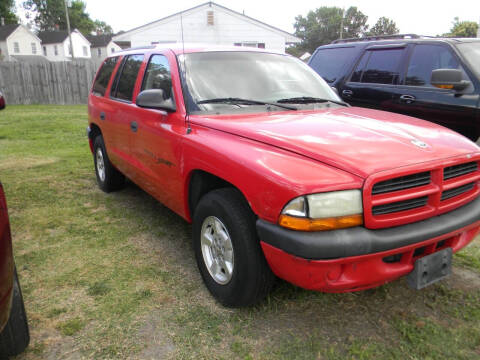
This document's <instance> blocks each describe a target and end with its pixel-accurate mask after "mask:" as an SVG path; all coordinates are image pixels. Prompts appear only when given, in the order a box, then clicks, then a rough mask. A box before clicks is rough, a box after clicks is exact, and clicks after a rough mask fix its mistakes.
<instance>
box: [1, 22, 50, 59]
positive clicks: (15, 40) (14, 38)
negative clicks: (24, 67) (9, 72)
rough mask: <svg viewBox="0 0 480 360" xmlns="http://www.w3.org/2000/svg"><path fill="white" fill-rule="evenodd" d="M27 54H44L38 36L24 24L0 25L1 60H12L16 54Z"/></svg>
mask: <svg viewBox="0 0 480 360" xmlns="http://www.w3.org/2000/svg"><path fill="white" fill-rule="evenodd" d="M25 55H29V56H32V55H36V56H41V55H42V48H41V46H40V39H39V38H38V36H36V35H35V34H34V33H32V32H31V31H30V30H29V29H28V28H27V27H26V26H24V25H19V24H11V25H4V26H0V60H5V61H12V60H14V56H25ZM12 56H13V57H12Z"/></svg>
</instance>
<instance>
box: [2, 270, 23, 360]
mask: <svg viewBox="0 0 480 360" xmlns="http://www.w3.org/2000/svg"><path fill="white" fill-rule="evenodd" d="M29 342H30V334H29V331H28V322H27V314H26V313H25V306H24V305H23V297H22V290H21V289H20V283H19V282H18V277H17V271H16V270H15V275H14V282H13V298H12V307H11V309H10V317H9V319H8V322H7V324H6V325H5V328H4V329H3V331H2V332H1V333H0V355H1V356H2V359H3V357H5V356H13V355H18V354H20V353H21V352H23V351H24V350H25V348H26V347H27V346H28V343H29Z"/></svg>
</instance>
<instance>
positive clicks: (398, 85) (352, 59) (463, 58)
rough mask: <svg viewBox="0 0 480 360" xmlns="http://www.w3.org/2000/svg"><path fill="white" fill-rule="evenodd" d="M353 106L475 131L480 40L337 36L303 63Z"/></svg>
mask: <svg viewBox="0 0 480 360" xmlns="http://www.w3.org/2000/svg"><path fill="white" fill-rule="evenodd" d="M308 64H309V65H310V66H311V67H312V68H313V69H314V70H315V71H316V72H317V73H319V74H320V76H322V77H323V78H324V80H325V81H327V83H328V84H329V85H330V86H332V87H334V88H335V89H336V90H337V91H338V93H339V95H340V96H341V97H342V99H343V100H344V101H346V102H348V103H350V104H352V105H355V106H363V107H369V108H376V109H380V110H386V111H392V112H397V113H402V114H406V115H411V116H415V117H418V118H421V119H425V120H429V121H433V122H435V123H438V124H441V125H443V126H446V127H448V128H451V129H453V130H456V131H458V132H459V133H461V134H463V135H465V136H466V137H468V138H470V139H471V140H474V141H476V140H477V139H478V137H479V136H480V109H479V98H480V95H479V94H480V39H454V38H426V37H420V36H418V35H412V34H408V35H395V36H385V37H368V38H363V39H344V40H336V41H334V42H333V43H332V44H330V45H324V46H320V47H319V48H318V49H317V50H316V51H315V52H314V53H313V55H312V57H311V58H310V60H309V63H308Z"/></svg>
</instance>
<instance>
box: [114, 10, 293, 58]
mask: <svg viewBox="0 0 480 360" xmlns="http://www.w3.org/2000/svg"><path fill="white" fill-rule="evenodd" d="M208 11H213V13H214V25H208V24H207V13H208ZM182 17H183V19H182V21H183V38H184V41H185V42H188V43H211V44H217V45H227V46H232V45H234V44H235V43H248V42H252V43H264V44H265V48H266V49H267V50H272V51H278V52H285V40H286V36H287V35H285V36H284V35H282V34H281V33H279V32H276V31H274V30H273V29H269V28H267V27H263V26H261V25H258V24H256V23H255V22H254V21H251V20H249V19H246V18H244V17H242V16H241V15H240V14H239V15H236V14H233V13H230V12H227V11H225V10H223V9H221V8H218V7H215V6H212V7H202V8H199V9H197V10H196V11H193V12H190V13H184V14H183V15H182ZM115 40H119V41H130V42H131V46H132V47H134V46H145V45H151V44H152V43H155V42H159V43H168V42H173V43H181V41H182V32H181V20H180V16H179V15H178V16H175V17H172V18H170V19H166V20H165V22H162V23H154V24H151V25H149V26H145V27H142V28H140V29H138V30H133V31H130V32H128V33H126V34H122V35H119V36H117V37H115Z"/></svg>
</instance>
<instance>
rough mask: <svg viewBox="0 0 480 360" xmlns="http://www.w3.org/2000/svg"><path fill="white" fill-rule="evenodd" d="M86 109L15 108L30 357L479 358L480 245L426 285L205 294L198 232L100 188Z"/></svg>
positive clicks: (1, 167)
mask: <svg viewBox="0 0 480 360" xmlns="http://www.w3.org/2000/svg"><path fill="white" fill-rule="evenodd" d="M86 125H87V116H86V107H85V106H8V107H7V109H6V110H5V111H2V112H1V113H0V179H1V181H2V182H3V184H4V187H5V190H6V194H7V200H8V204H9V210H10V220H11V226H12V233H13V237H14V252H15V258H16V263H17V268H18V271H19V276H20V281H21V284H22V288H23V292H24V298H25V305H26V309H27V313H28V316H29V321H30V329H31V343H30V346H29V348H28V350H27V351H26V353H25V354H22V355H20V356H19V357H18V358H19V359H45V358H51V359H68V358H71V359H79V358H97V359H98V358H119V359H124V358H136V359H151V358H155V359H162V358H171V359H184V358H185V359H187V358H194V359H202V358H205V359H221V358H223V359H272V358H279V359H378V358H386V359H474V358H477V359H478V358H480V246H479V241H478V239H477V241H476V243H473V244H471V245H470V246H469V247H468V248H467V249H465V250H463V251H462V252H461V253H460V254H458V255H456V256H455V260H454V261H455V268H454V275H453V276H452V277H451V278H449V279H448V280H447V281H444V282H442V283H440V284H438V285H434V286H431V287H429V288H427V289H425V290H422V291H414V290H410V289H409V288H408V287H407V285H406V281H405V280H404V279H401V280H398V281H395V282H393V283H391V284H388V285H385V286H382V287H380V288H378V289H374V290H369V291H363V292H360V293H350V294H323V293H316V292H310V291H304V290H301V289H298V288H296V287H294V286H291V285H289V284H286V283H284V282H279V283H278V285H277V286H276V288H275V290H274V291H273V292H272V294H271V295H270V296H269V298H268V299H267V300H266V301H265V302H264V303H262V304H260V305H258V306H257V307H254V308H249V309H240V310H232V309H225V308H223V307H221V306H219V305H218V304H217V303H215V301H213V300H212V298H211V297H210V295H209V294H208V293H207V291H206V289H205V288H204V286H203V284H202V281H201V278H200V276H199V274H198V272H197V269H196V264H195V261H194V255H193V251H192V249H191V246H190V236H191V233H190V226H189V225H188V224H187V223H185V222H184V221H183V220H182V219H181V218H179V217H178V216H177V215H175V214H174V213H172V212H171V211H170V210H168V209H166V208H165V207H163V206H162V205H161V204H159V203H158V202H156V201H155V200H154V199H152V198H151V197H150V196H149V195H147V194H145V193H144V192H143V191H142V190H140V189H139V188H137V187H136V186H134V185H132V184H129V185H128V186H127V187H126V188H125V189H124V190H122V191H120V192H117V193H112V194H105V193H103V192H101V191H100V190H99V189H98V188H97V186H96V182H95V175H94V170H93V161H92V156H91V154H90V150H89V148H88V143H87V140H86V136H85V127H86Z"/></svg>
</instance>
